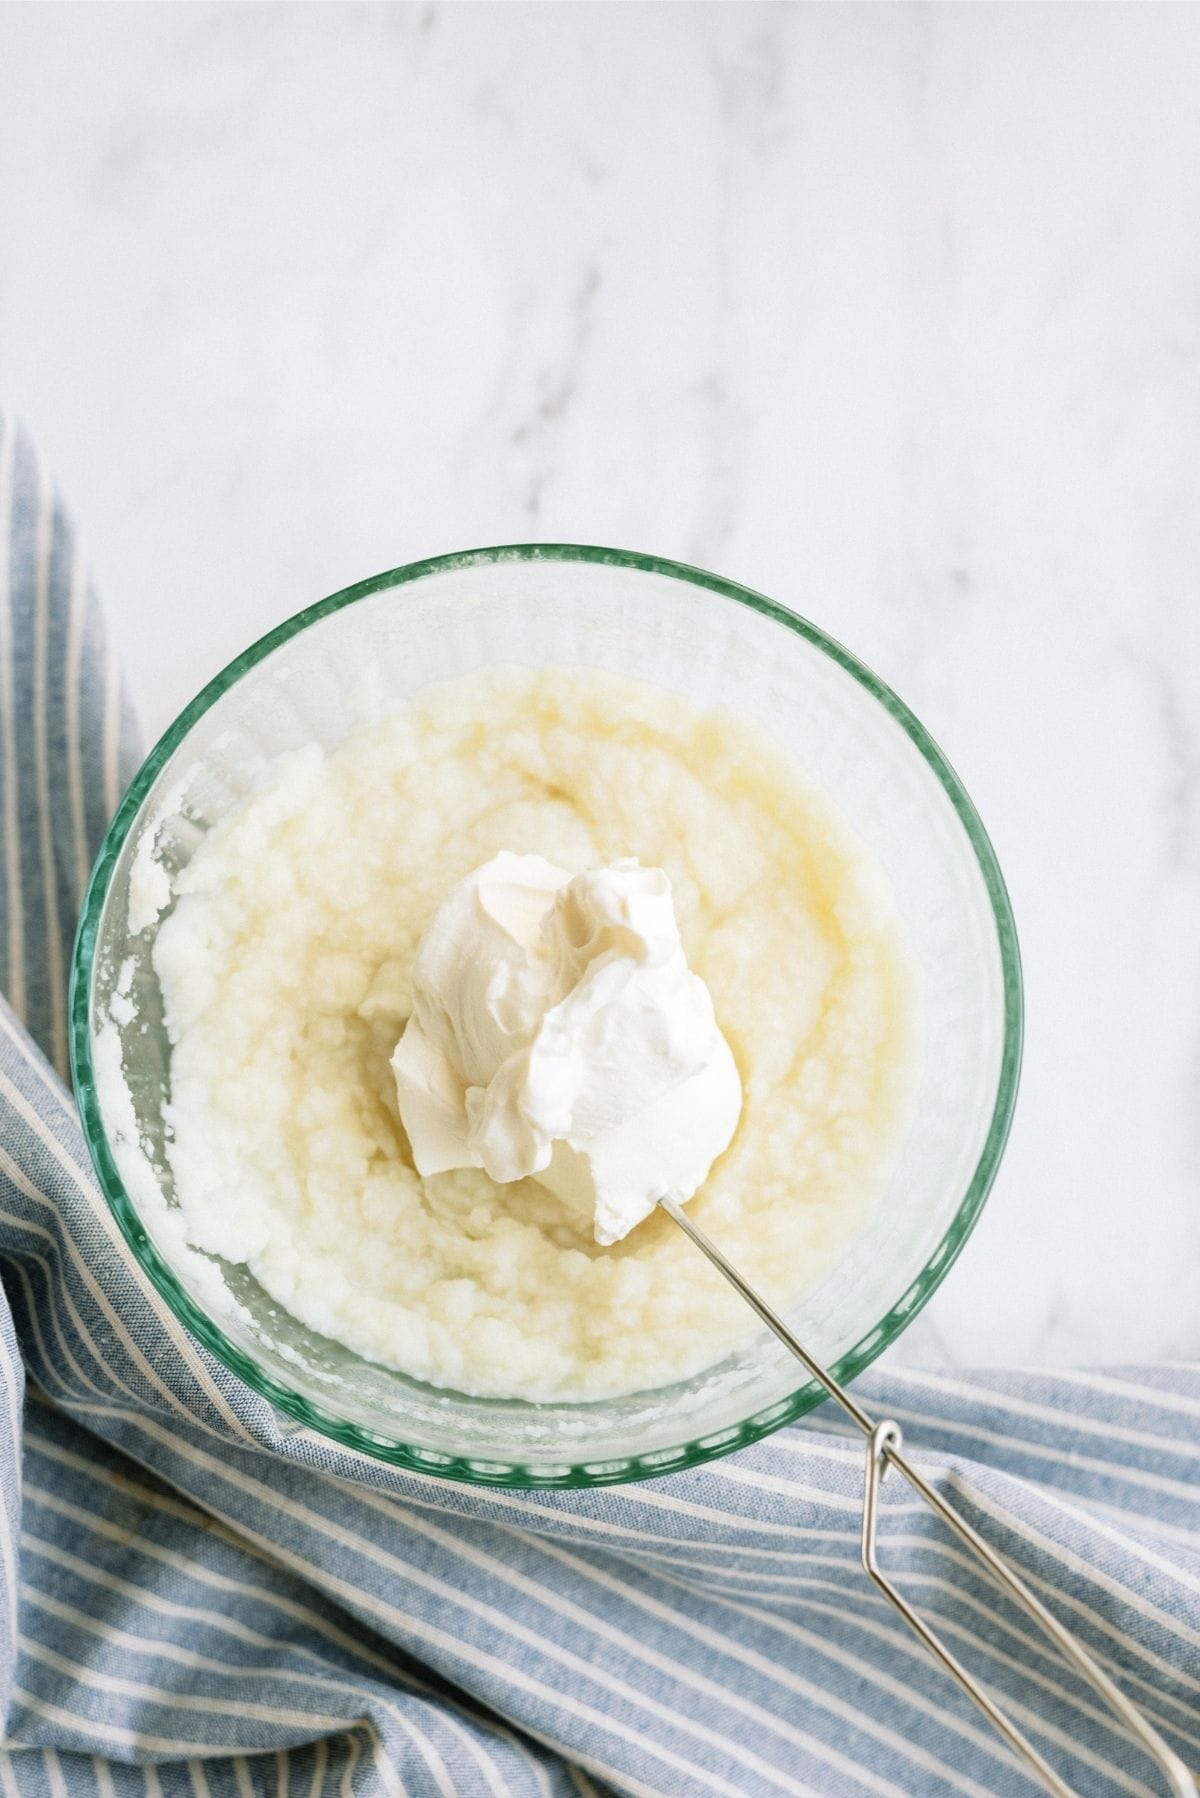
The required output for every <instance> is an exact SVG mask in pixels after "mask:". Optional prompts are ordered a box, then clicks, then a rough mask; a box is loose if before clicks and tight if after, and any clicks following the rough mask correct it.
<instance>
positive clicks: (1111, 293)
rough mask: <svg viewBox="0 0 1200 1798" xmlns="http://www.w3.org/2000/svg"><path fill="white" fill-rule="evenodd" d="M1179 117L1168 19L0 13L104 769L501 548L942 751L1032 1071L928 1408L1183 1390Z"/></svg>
mask: <svg viewBox="0 0 1200 1798" xmlns="http://www.w3.org/2000/svg"><path fill="white" fill-rule="evenodd" d="M1197 92H1200V10H1197V9H1196V8H1194V7H1187V6H1179V7H1159V6H1153V5H1145V6H1143V5H1139V6H1135V7H1130V8H1126V7H1124V6H1121V5H1112V6H1105V7H1076V6H1070V5H1063V6H1047V7H1043V6H1038V5H1026V6H1014V7H1003V6H1001V7H996V6H991V5H986V4H983V5H976V6H954V7H937V6H931V7H915V8H910V7H907V6H904V5H896V6H887V7H858V6H853V5H845V6H835V7H832V8H827V7H822V6H803V7H792V6H760V5H757V4H745V5H727V6H726V5H711V6H692V5H688V4H678V5H676V4H671V5H661V6H660V5H643V6H633V7H629V6H610V5H596V6H593V5H588V4H571V5H556V6H549V7H538V6H523V5H484V6H473V5H438V6H432V5H418V6H388V5H342V6H325V5H311V6H299V7H292V6H286V5H284V6H262V7H260V6H255V5H239V6H224V5H216V6H212V5H206V4H200V5H189V6H180V7H175V6H158V7H139V6H133V7H123V6H108V5H95V6H84V7H78V8H77V7H74V6H54V7H40V6H32V7H22V6H7V7H5V8H3V10H0V397H2V399H3V401H4V402H5V403H6V404H9V405H13V406H15V407H17V408H19V409H20V410H21V411H22V412H23V413H24V414H25V415H26V416H27V417H28V418H29V420H30V421H31V423H33V425H34V426H35V428H36V429H37V431H38V433H39V435H40V437H41V440H42V442H43V444H44V446H45V448H46V451H47V454H48V456H49V457H50V459H51V461H52V462H53V464H54V465H55V466H56V468H57V469H58V471H59V472H60V475H61V477H62V479H63V482H64V484H65V486H66V488H67V490H68V491H69V493H70V494H71V495H72V497H73V500H74V503H75V505H76V508H77V510H78V511H79V512H80V514H81V516H82V518H83V520H84V523H85V525H86V528H87V530H88V533H89V535H90V538H91V542H92V546H93V552H94V559H95V563H96V567H97V570H98V573H99V576H100V579H101V582H102V584H103V588H104V591H105V592H106V594H107V596H108V599H109V603H110V607H111V609H112V612H113V614H114V623H115V627H116V630H117V633H118V635H119V637H120V639H121V642H122V646H123V650H124V653H125V656H126V659H127V662H128V665H129V667H130V669H131V671H132V675H133V679H134V683H135V686H136V690H137V694H138V698H139V701H140V703H141V706H142V709H143V712H144V715H145V717H146V720H147V723H148V725H149V726H150V727H151V728H152V729H156V728H158V727H161V726H162V725H164V724H165V723H166V722H167V721H168V720H169V718H170V717H171V716H172V715H173V714H174V712H175V711H176V710H177V709H178V707H179V706H180V705H181V704H182V703H183V702H184V701H185V700H186V699H187V698H188V697H189V696H190V694H191V693H192V692H193V691H194V690H195V688H196V687H197V686H198V685H199V684H200V682H201V681H202V680H203V679H204V678H205V677H207V676H208V675H209V674H210V673H212V672H213V671H215V670H216V669H217V668H218V667H219V666H220V665H221V664H222V663H223V662H224V661H226V660H227V659H228V658H229V657H230V656H231V655H233V654H234V653H235V652H236V651H237V650H238V649H239V648H241V647H242V646H243V644H244V643H245V642H246V641H248V640H249V639H250V638H251V637H253V636H256V635H258V634H259V633H260V632H261V631H262V630H264V629H265V628H267V627H268V626H269V625H271V624H272V623H274V622H275V621H276V620H278V619H279V618H280V617H282V616H283V615H285V614H287V613H289V612H292V611H294V610H296V609H297V608H298V607H299V606H301V605H303V604H305V603H306V602H308V601H309V600H311V599H314V598H316V597H318V596H319V595H321V594H322V593H325V592H329V591H331V590H333V589H334V588H337V587H340V586H342V585H345V584H346V583H347V582H349V581H351V580H353V579H356V578H358V577H359V576H362V575H365V574H368V573H371V572H374V571H375V570H377V569H380V568H384V567H388V566H391V565H393V564H395V563H397V562H401V561H405V560H408V559H411V558H413V557H416V556H421V555H425V554H431V553H434V552H436V551H439V550H444V549H449V548H456V547H463V546H466V545H469V544H474V543H481V542H493V541H500V540H504V539H512V538H520V537H524V536H530V535H540V536H545V537H566V538H580V539H584V540H593V541H599V542H614V543H619V544H627V545H633V546H638V547H646V548H653V549H657V550H659V551H661V552H663V553H666V554H668V555H680V556H683V557H686V558H690V559H696V560H699V561H701V562H706V563H709V564H712V565H714V566H716V567H718V568H720V569H721V570H722V571H724V572H726V573H728V574H731V575H733V576H735V577H738V578H740V579H742V580H744V581H746V582H748V583H749V584H751V585H755V586H759V587H762V588H764V589H765V590H766V591H768V592H770V593H773V594H776V595H777V596H778V597H779V598H781V599H783V600H785V601H786V602H788V603H789V604H791V605H793V606H794V607H795V608H796V609H798V610H800V611H802V612H805V613H807V614H809V615H810V616H812V617H813V618H814V619H816V620H817V621H818V622H819V623H821V624H822V625H823V626H825V627H826V628H827V629H828V630H829V631H831V632H832V633H833V634H834V635H835V636H837V637H840V638H842V639H843V640H844V641H846V642H847V643H849V644H851V645H852V646H853V647H854V648H855V649H856V650H857V651H858V652H859V653H860V654H861V655H862V656H863V658H864V659H865V660H867V661H868V662H870V663H872V664H874V665H875V666H876V667H877V668H878V669H879V670H880V672H881V673H883V674H884V675H885V676H886V677H887V678H888V679H889V680H890V681H891V682H892V683H893V684H894V685H895V686H896V687H898V688H899V690H900V691H901V692H902V693H903V694H904V695H905V697H906V698H908V699H909V701H910V702H911V703H912V704H913V705H914V706H915V707H916V709H917V711H918V712H919V713H920V714H921V715H922V717H923V718H924V719H925V720H926V721H927V723H928V724H929V725H930V727H931V728H932V730H933V731H934V734H935V735H936V736H937V737H938V738H939V739H940V740H941V742H942V743H943V745H944V746H945V748H946V749H947V751H948V753H949V755H950V757H951V759H952V760H953V761H954V762H955V764H956V765H957V766H958V767H959V769H960V771H961V773H962V774H963V776H964V778H965V779H966V781H967V784H968V786H969V787H970V788H971V790H972V792H973V793H974V795H975V797H976V798H977V800H978V802H979V805H980V807H981V809H982V811H983V813H984V816H985V818H986V819H987V821H988V824H989V827H990V828H991V831H992V833H993V836H994V838H995V841H996V844H997V847H998V850H999V853H1000V857H1001V860H1002V862H1003V864H1004V866H1005V869H1006V871H1007V874H1008V877H1009V880H1010V884H1011V887H1012V892H1013V898H1014V902H1015V905H1016V908H1017V913H1018V918H1019V921H1020V924H1021V927H1022V936H1023V945H1024V951H1025V959H1026V970H1027V979H1028V1003H1029V1034H1028V1051H1027V1059H1026V1077H1025V1085H1024V1092H1023V1097H1022V1102H1021V1106H1020V1110H1019V1116H1018V1121H1017V1125H1016V1129H1015V1131H1014V1136H1013V1141H1012V1145H1011V1149H1010V1152H1009V1156H1008V1159H1007V1162H1006V1164H1005V1167H1004V1170H1003V1173H1002V1175H1001V1179H1000V1181H999V1183H998V1186H997V1189H996V1192H995V1194H994V1196H993V1199H992V1201H991V1204H990V1206H989V1209H988V1212H987V1214H986V1215H985V1217H984V1220H983V1222H982V1223H981V1225H980V1227H979V1230H978V1232H977V1234H976V1236H975V1238H974V1240H973V1242H972V1244H971V1246H970V1248H969V1249H968V1251H967V1253H966V1255H965V1256H964V1258H963V1260H962V1261H961V1263H960V1264H959V1266H958V1267H957V1268H956V1270H955V1272H954V1275H953V1277H952V1278H951V1279H950V1281H949V1282H948V1283H947V1285H946V1287H945V1288H944V1289H943V1291H942V1292H941V1293H940V1294H939V1295H938V1297H937V1299H936V1300H935V1302H934V1304H933V1306H932V1307H931V1308H930V1310H929V1312H928V1313H927V1314H926V1316H925V1317H924V1318H922V1319H921V1320H919V1322H918V1323H917V1325H916V1326H914V1328H913V1330H912V1331H911V1332H910V1333H909V1335H908V1336H907V1337H906V1338H905V1340H904V1342H903V1344H902V1345H901V1352H902V1353H905V1354H909V1355H917V1354H919V1355H921V1356H923V1357H925V1358H927V1359H939V1360H959V1361H968V1362H969V1361H982V1360H1034V1361H1046V1360H1051V1361H1053V1360H1070V1361H1097V1360H1109V1361H1112V1360H1118V1359H1122V1358H1133V1357H1139V1356H1149V1355H1158V1356H1164V1357H1183V1356H1186V1355H1188V1354H1195V1353H1196V1351H1197V1349H1198V1348H1200V1316H1198V1311H1200V1304H1198V1301H1197V1298H1196V1293H1197V1290H1200V1281H1198V1278H1197V1276H1198V1274H1200V108H1198V107H1197V105H1196V103H1195V96H1196V94H1197ZM183 646H186V647H183Z"/></svg>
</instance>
